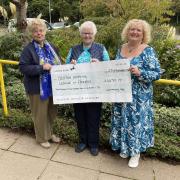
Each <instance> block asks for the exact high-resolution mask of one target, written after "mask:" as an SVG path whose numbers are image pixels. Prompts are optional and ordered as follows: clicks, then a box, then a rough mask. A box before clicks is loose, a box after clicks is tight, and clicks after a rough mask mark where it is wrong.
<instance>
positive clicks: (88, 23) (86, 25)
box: [79, 21, 97, 35]
mask: <svg viewBox="0 0 180 180" xmlns="http://www.w3.org/2000/svg"><path fill="white" fill-rule="evenodd" d="M84 28H89V29H92V31H93V35H96V33H97V28H96V25H95V24H94V22H92V21H85V22H84V23H82V24H81V26H80V27H79V32H80V34H82V31H83V29H84Z"/></svg>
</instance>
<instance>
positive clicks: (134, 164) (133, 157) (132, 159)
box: [128, 154, 140, 168]
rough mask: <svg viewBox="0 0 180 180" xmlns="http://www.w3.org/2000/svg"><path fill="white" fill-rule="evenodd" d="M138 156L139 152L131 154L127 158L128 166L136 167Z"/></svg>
mask: <svg viewBox="0 0 180 180" xmlns="http://www.w3.org/2000/svg"><path fill="white" fill-rule="evenodd" d="M139 158H140V154H136V155H135V156H132V157H131V158H130V160H129V163H128V166H129V167H131V168H135V167H138V165H139Z"/></svg>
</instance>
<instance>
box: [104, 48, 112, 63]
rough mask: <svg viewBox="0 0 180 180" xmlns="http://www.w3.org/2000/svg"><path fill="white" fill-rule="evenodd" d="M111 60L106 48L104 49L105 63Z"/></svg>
mask: <svg viewBox="0 0 180 180" xmlns="http://www.w3.org/2000/svg"><path fill="white" fill-rule="evenodd" d="M109 60H110V58H109V54H108V52H107V50H106V48H105V47H103V61H109Z"/></svg>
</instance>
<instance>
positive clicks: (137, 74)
mask: <svg viewBox="0 0 180 180" xmlns="http://www.w3.org/2000/svg"><path fill="white" fill-rule="evenodd" d="M129 71H130V72H131V73H132V74H134V75H135V76H140V74H141V72H140V71H139V69H138V67H137V66H131V67H130V68H129Z"/></svg>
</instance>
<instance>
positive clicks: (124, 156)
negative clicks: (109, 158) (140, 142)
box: [119, 153, 128, 159]
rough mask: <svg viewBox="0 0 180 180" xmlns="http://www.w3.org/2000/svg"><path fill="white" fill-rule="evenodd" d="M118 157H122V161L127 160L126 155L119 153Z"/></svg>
mask: <svg viewBox="0 0 180 180" xmlns="http://www.w3.org/2000/svg"><path fill="white" fill-rule="evenodd" d="M119 156H120V157H122V158H123V159H126V158H128V155H126V154H123V153H120V154H119Z"/></svg>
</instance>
